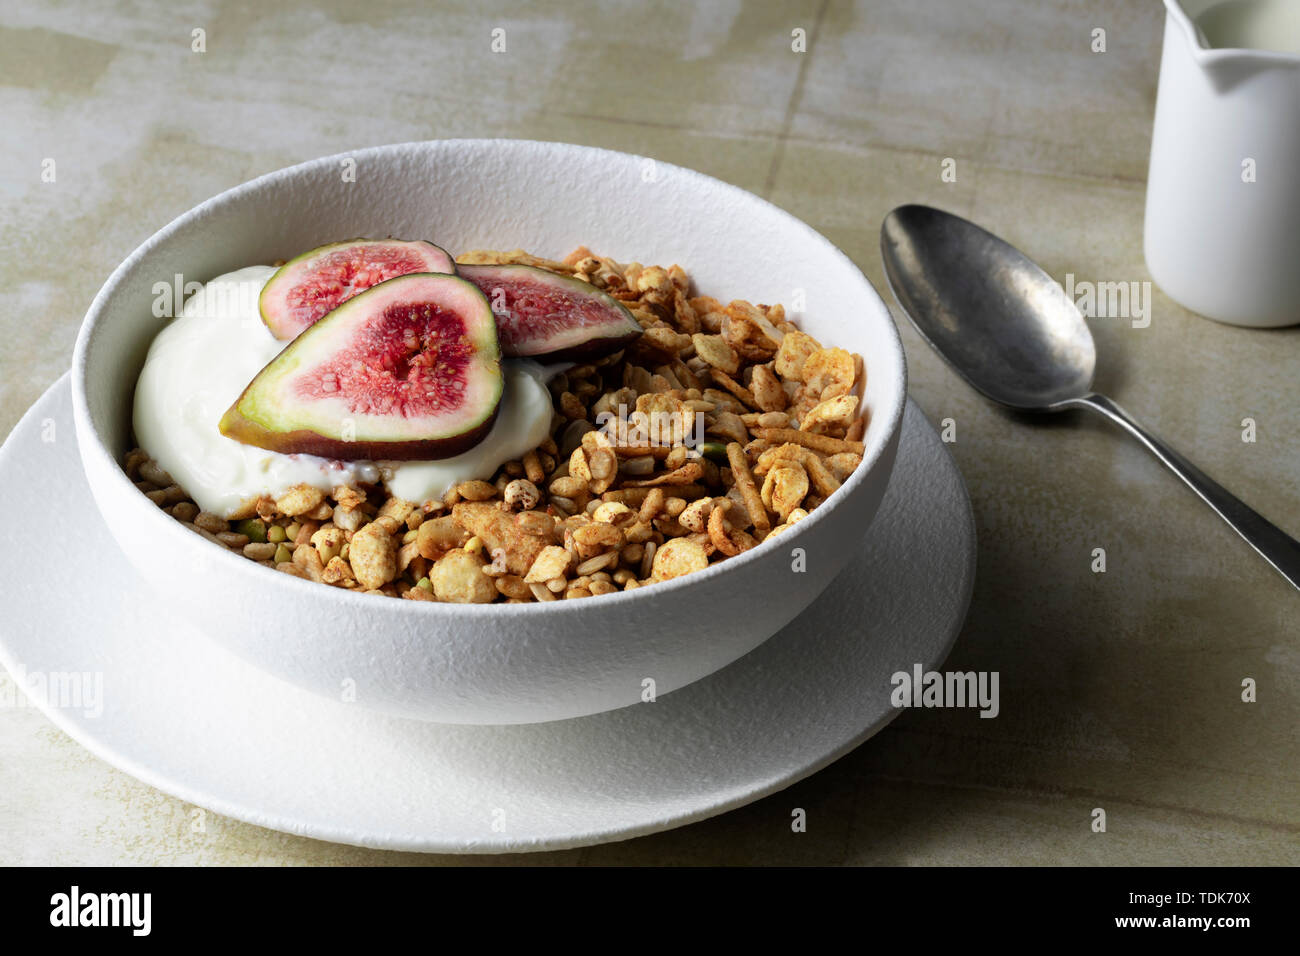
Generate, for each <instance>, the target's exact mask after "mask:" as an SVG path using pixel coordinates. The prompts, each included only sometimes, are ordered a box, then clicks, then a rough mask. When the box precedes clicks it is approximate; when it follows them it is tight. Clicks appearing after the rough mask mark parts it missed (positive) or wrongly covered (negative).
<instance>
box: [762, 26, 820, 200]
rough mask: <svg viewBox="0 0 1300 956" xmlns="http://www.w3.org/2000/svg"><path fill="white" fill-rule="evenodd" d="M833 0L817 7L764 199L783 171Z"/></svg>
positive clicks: (768, 195)
mask: <svg viewBox="0 0 1300 956" xmlns="http://www.w3.org/2000/svg"><path fill="white" fill-rule="evenodd" d="M830 5H831V0H822V4H821V6H820V7H818V8H817V18H816V19H815V20H814V21H813V28H812V34H811V35H810V36H809V37H808V50H807V52H806V53H804V54H803V61H802V62H801V63H800V64H799V73H798V74H797V75H796V77H795V81H794V90H793V91H792V92H791V93H790V101H789V102H788V103H786V106H785V116H784V118H783V119H782V120H781V132H780V133H778V134H777V139H776V149H775V151H774V152H773V153H772V163H771V165H769V166H768V168H767V178H766V179H765V180H764V181H763V192H762V193H761V195H762V197H763V198H764V199H767V200H770V199H771V198H772V189H773V188H774V187H775V186H776V177H777V174H778V173H779V172H780V171H781V163H782V162H783V161H784V159H785V145H786V142H787V140H788V139H789V138H790V129H791V127H793V126H794V118H795V114H796V113H798V112H799V104H800V103H801V102H802V100H803V87H804V81H805V79H806V78H807V76H808V64H809V63H811V62H812V57H813V52H814V51H815V50H816V49H817V38H818V37H819V36H821V32H822V21H823V20H825V19H826V10H827V9H828V8H829V7H830Z"/></svg>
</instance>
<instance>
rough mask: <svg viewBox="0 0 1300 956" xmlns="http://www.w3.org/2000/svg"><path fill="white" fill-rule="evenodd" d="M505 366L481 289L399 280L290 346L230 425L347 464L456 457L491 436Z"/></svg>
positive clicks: (258, 442) (443, 278) (235, 432)
mask: <svg viewBox="0 0 1300 956" xmlns="http://www.w3.org/2000/svg"><path fill="white" fill-rule="evenodd" d="M500 359H501V353H500V348H499V346H498V344H497V331H496V323H495V320H494V318H493V315H492V310H491V309H490V308H488V303H487V300H486V299H485V298H484V297H483V295H482V293H480V292H479V291H478V289H477V288H476V287H475V286H473V285H471V284H470V283H468V282H466V281H465V280H463V279H459V278H457V277H455V276H451V275H435V274H430V273H412V274H409V275H404V276H398V277H397V278H394V279H389V280H387V281H385V282H381V283H379V284H378V285H375V286H373V287H371V288H370V289H367V290H366V291H364V292H362V293H360V294H358V295H355V296H353V297H352V298H350V299H348V300H347V301H346V302H344V303H343V304H342V305H340V306H339V307H338V308H336V309H334V310H333V311H331V312H329V313H328V314H327V315H326V316H325V317H324V318H322V319H320V320H319V321H317V322H316V323H315V324H313V325H312V326H310V327H309V328H308V329H307V330H306V331H304V332H303V333H302V334H301V335H299V336H298V337H297V338H295V339H294V340H293V341H292V342H290V343H289V344H288V345H287V346H285V348H284V350H283V351H281V352H280V354H279V355H277V356H276V357H275V358H274V359H273V360H272V361H271V362H270V363H269V364H268V365H267V366H266V367H265V368H264V369H262V371H261V372H259V373H258V374H257V376H256V377H255V378H254V379H253V381H252V382H251V383H249V385H248V387H247V388H246V389H244V393H243V394H242V395H241V396H240V397H239V399H238V401H236V402H235V404H234V405H232V406H231V407H230V409H229V410H228V411H227V412H226V414H225V415H224V416H223V417H222V419H221V424H220V428H221V432H222V434H223V435H226V436H227V437H229V438H233V439H235V440H236V441H240V442H243V443H244V444H247V445H255V446H257V447H259V448H266V449H269V450H271V451H276V452H282V453H285V454H308V455H319V456H321V457H324V458H331V459H339V460H343V461H357V460H372V461H373V460H431V459H438V458H449V457H451V456H453V455H458V454H460V453H462V452H464V451H466V450H467V449H469V448H471V447H473V446H474V445H476V444H478V442H480V441H481V440H482V439H483V438H484V437H485V436H486V435H487V433H488V432H489V431H490V430H491V428H492V423H493V421H494V420H495V418H496V413H497V408H498V406H499V404H500V401H501V394H502V390H503V378H502V373H501V362H500Z"/></svg>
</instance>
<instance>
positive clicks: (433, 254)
mask: <svg viewBox="0 0 1300 956" xmlns="http://www.w3.org/2000/svg"><path fill="white" fill-rule="evenodd" d="M412 272H445V273H449V274H452V275H454V274H455V272H456V263H455V260H453V259H452V258H451V256H449V255H448V254H447V252H446V251H445V250H443V249H442V248H440V247H439V246H435V245H434V244H433V243H432V242H425V241H424V240H422V239H416V240H407V239H349V240H347V241H346V242H331V243H329V244H328V245H324V246H317V247H316V248H315V249H312V250H310V251H308V252H304V253H303V254H302V255H300V256H298V257H297V258H295V259H290V260H289V261H288V262H286V263H285V264H284V265H283V266H281V267H280V270H279V271H278V272H276V273H275V275H273V276H271V278H270V279H268V280H267V283H266V286H265V287H264V288H263V289H262V294H261V296H260V297H259V298H258V300H257V304H258V307H259V308H260V309H261V312H262V321H263V322H265V323H266V327H267V328H268V329H270V330H271V334H272V335H274V336H275V337H276V338H277V339H281V340H282V341H286V342H288V341H290V340H292V339H294V338H296V337H297V336H298V335H299V333H301V332H302V330H303V329H305V328H307V327H308V326H309V325H312V324H313V323H315V322H317V321H319V320H320V318H321V317H322V316H323V315H325V314H326V313H327V312H329V311H330V310H332V309H335V308H337V307H338V306H340V305H342V304H343V303H344V302H346V301H347V300H348V299H350V298H352V297H353V296H354V295H356V294H357V293H359V292H364V291H365V290H366V289H369V288H370V287H371V286H373V285H377V284H378V283H380V282H383V281H384V280H386V279H392V278H394V277H395V276H401V275H407V274H409V273H412Z"/></svg>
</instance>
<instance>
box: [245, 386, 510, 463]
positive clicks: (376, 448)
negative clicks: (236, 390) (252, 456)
mask: <svg viewBox="0 0 1300 956" xmlns="http://www.w3.org/2000/svg"><path fill="white" fill-rule="evenodd" d="M238 404H239V403H238V402H236V403H235V406H231V408H230V410H229V411H227V412H226V414H225V415H223V416H222V418H221V433H222V434H223V435H225V436H226V437H227V438H233V439H234V440H235V441H237V442H242V443H243V444H245V445H255V446H256V447H258V448H265V449H267V450H268V451H278V452H280V453H281V454H283V455H316V456H317V457H319V458H328V459H331V460H333V461H438V460H439V459H442V458H454V457H456V456H457V455H460V454H463V453H465V452H467V451H469V450H470V449H471V448H473V447H474V446H475V445H477V444H478V443H479V442H481V441H482V440H483V439H484V438H486V437H487V436H488V432H490V431H492V426H493V425H494V424H495V423H496V419H497V412H499V411H500V409H501V403H500V402H499V401H498V402H497V405H496V407H494V408H493V409H492V413H491V415H490V417H488V418H487V419H485V420H484V421H483V423H482V424H481V425H479V426H478V427H476V428H473V429H471V430H470V431H467V432H461V433H460V434H457V435H453V436H450V437H448V438H439V439H420V440H413V441H402V442H392V441H376V442H372V441H366V440H365V439H362V438H358V439H355V440H353V441H343V440H342V439H337V438H329V437H327V436H325V435H321V434H318V433H317V432H313V431H309V430H306V429H296V430H294V431H291V432H277V431H272V430H271V429H269V428H267V427H266V426H264V425H261V424H259V423H258V422H256V421H253V420H252V419H249V418H244V417H243V416H242V415H240V414H239V413H238V412H237V411H236V410H235V408H236V406H237V405H238Z"/></svg>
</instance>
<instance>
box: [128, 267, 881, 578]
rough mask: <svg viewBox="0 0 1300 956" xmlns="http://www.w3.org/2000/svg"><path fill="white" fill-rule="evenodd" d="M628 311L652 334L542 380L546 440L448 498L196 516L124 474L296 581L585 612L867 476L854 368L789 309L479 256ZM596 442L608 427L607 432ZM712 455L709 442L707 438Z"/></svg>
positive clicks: (742, 544)
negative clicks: (585, 605) (603, 297)
mask: <svg viewBox="0 0 1300 956" xmlns="http://www.w3.org/2000/svg"><path fill="white" fill-rule="evenodd" d="M459 261H460V262H462V263H524V264H527V265H532V266H538V267H540V268H543V269H548V270H551V271H553V272H558V273H561V274H563V275H566V276H573V277H575V278H578V279H581V280H583V281H585V282H589V283H591V284H592V285H594V286H596V287H598V288H600V289H603V290H605V291H606V292H608V293H609V294H610V295H612V296H613V297H614V298H616V299H619V300H620V301H622V302H623V304H624V305H626V306H627V308H628V309H629V310H630V311H631V313H632V315H633V316H635V317H636V319H637V321H638V322H639V323H640V324H641V326H642V328H643V329H644V334H643V335H642V336H641V337H640V338H638V339H637V340H636V341H635V342H634V343H632V344H631V345H630V346H628V347H627V348H626V349H625V350H624V351H621V352H618V353H615V354H614V355H610V356H607V357H605V358H602V359H599V360H597V361H594V362H590V363H588V364H585V365H581V366H577V367H575V368H571V369H569V370H568V371H567V372H565V373H563V374H561V375H558V376H556V377H555V378H554V379H552V381H551V383H550V387H551V391H552V395H553V399H554V409H555V415H554V417H553V420H552V427H551V437H549V438H548V439H547V440H546V441H544V442H543V443H542V444H541V445H540V446H539V447H538V448H536V449H534V450H533V451H530V452H529V453H528V454H526V455H524V456H523V458H522V459H520V460H518V461H509V462H506V463H505V464H504V465H502V466H501V467H500V468H499V469H498V471H497V473H496V474H495V475H494V476H493V478H492V479H491V480H490V481H466V482H462V483H461V484H459V485H457V486H456V487H455V488H453V489H452V490H451V491H449V492H448V493H447V494H446V495H444V496H443V498H442V499H441V500H433V501H424V502H414V501H405V500H402V499H400V498H395V497H391V496H386V495H385V493H384V491H383V488H382V487H379V486H361V487H356V488H351V487H338V488H335V489H333V491H332V492H328V493H327V492H325V491H322V490H320V489H317V488H312V487H308V486H306V485H299V486H297V487H295V488H292V489H290V490H289V491H288V492H287V493H285V494H283V495H281V496H280V497H279V498H271V497H269V496H268V497H262V498H258V499H250V500H248V501H246V502H244V503H243V505H242V506H241V507H240V508H239V509H238V510H237V511H236V512H235V513H234V514H233V515H231V516H229V517H228V518H223V517H220V516H218V515H214V514H211V513H208V512H204V511H201V510H200V509H199V508H198V506H197V505H195V504H194V502H193V501H191V500H190V499H189V497H188V496H187V495H186V493H185V491H184V490H183V489H182V488H181V487H180V486H179V485H177V484H175V483H174V482H173V481H172V479H171V476H170V475H168V474H167V473H166V472H165V471H163V470H162V469H161V468H159V467H158V465H157V464H156V463H155V462H154V461H153V460H151V459H150V457H149V455H148V454H147V453H146V452H145V451H143V450H142V449H139V448H137V449H135V450H133V451H131V452H130V453H129V454H128V455H127V456H126V461H125V469H126V472H127V475H128V476H129V477H130V478H131V479H132V480H133V481H135V483H136V486H137V487H138V488H140V490H141V491H142V492H144V493H145V494H146V495H147V496H148V497H149V498H150V499H151V500H152V501H154V502H155V503H156V504H157V505H158V506H159V507H161V508H163V509H164V510H165V511H167V513H168V514H170V515H172V516H173V517H174V518H176V519H177V520H179V521H180V522H182V523H183V524H184V525H185V526H186V527H188V528H190V529H191V530H193V531H195V532H196V533H198V534H200V535H202V536H204V537H206V538H208V539H209V540H210V541H213V542H214V543H216V544H218V545H220V546H222V547H224V548H230V549H233V550H238V551H240V552H242V553H243V555H244V556H245V557H247V558H250V559H251V560H253V561H257V562H258V563H260V564H264V565H266V566H267V567H273V568H275V569H276V570H279V571H282V572H284V573H286V574H291V575H293V576H295V577H299V578H305V579H307V580H311V581H317V582H321V583H324V584H329V585H332V586H334V587H340V588H347V589H349V590H356V591H359V592H363V593H366V594H382V595H388V596H392V597H403V598H406V599H408V600H414V601H447V602H453V603H462V604H465V603H475V604H486V603H488V602H491V601H505V602H510V603H521V602H528V601H555V600H558V599H560V598H584V597H591V596H593V595H598V594H609V593H610V592H613V591H618V590H625V591H626V590H631V589H633V588H638V587H643V586H645V585H649V584H654V583H655V582H657V581H665V580H669V579H671V578H676V577H680V576H682V575H684V574H690V573H691V572H693V571H699V570H702V569H703V568H706V567H708V566H709V564H710V563H716V562H718V561H723V560H726V559H727V558H729V557H732V556H734V555H737V554H740V553H741V552H743V551H747V550H749V549H750V548H752V547H754V546H755V545H757V544H758V543H759V542H761V541H764V540H766V539H767V538H769V537H771V536H772V535H776V534H780V533H781V532H782V531H784V530H785V529H787V528H789V527H790V526H791V525H792V524H794V523H795V522H797V521H799V520H800V519H802V518H805V517H807V515H808V513H809V512H810V511H811V510H812V509H814V508H816V507H817V506H818V505H820V504H821V503H822V502H823V501H825V500H826V498H827V497H829V496H830V495H831V494H832V493H833V492H834V491H835V490H836V489H837V488H839V486H840V484H841V483H842V482H843V481H844V480H845V479H846V478H847V477H848V476H849V474H851V473H852V471H853V470H854V469H855V468H856V467H857V466H858V465H859V464H860V463H861V461H862V450H863V446H862V442H861V439H862V435H863V432H864V430H865V428H866V421H867V420H866V415H865V413H864V411H863V410H862V409H861V408H860V401H861V391H862V386H863V377H864V370H863V362H862V357H861V356H860V355H856V354H854V353H851V352H847V351H845V350H844V349H841V348H835V347H823V346H822V345H821V343H819V342H817V341H816V340H815V339H813V338H812V337H811V336H809V335H807V334H805V333H803V332H801V331H799V329H798V328H797V327H796V326H795V325H794V323H793V322H791V321H790V320H788V319H787V318H786V317H785V310H784V309H783V308H782V307H781V306H780V305H773V306H768V305H752V304H750V303H749V302H744V301H739V300H737V301H733V302H731V303H729V304H726V305H724V304H722V303H721V302H719V301H718V300H717V299H713V298H710V297H709V296H694V297H692V296H691V295H690V279H689V277H688V276H687V274H686V273H685V272H684V271H683V270H682V269H681V267H680V266H676V265H674V266H672V267H671V268H668V269H664V268H662V267H660V266H642V265H641V264H640V263H638V262H633V263H630V264H627V265H623V264H620V263H618V262H615V261H614V260H612V259H608V258H604V257H602V256H597V255H595V254H594V253H592V252H591V251H590V250H588V249H586V248H585V247H584V248H580V249H578V250H576V251H575V252H573V253H572V254H570V255H569V256H568V257H567V258H566V259H565V260H564V261H563V262H555V261H552V260H548V259H539V258H537V257H536V256H532V255H529V254H528V253H526V252H523V251H522V250H514V251H512V252H495V251H487V250H479V251H475V252H470V253H467V254H465V255H463V256H461V257H460V259H459ZM598 425H599V426H600V427H597V426H598ZM701 435H702V436H703V441H702V442H701V441H699V439H700V436H701Z"/></svg>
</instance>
